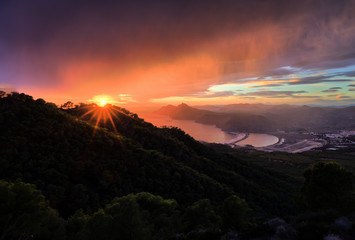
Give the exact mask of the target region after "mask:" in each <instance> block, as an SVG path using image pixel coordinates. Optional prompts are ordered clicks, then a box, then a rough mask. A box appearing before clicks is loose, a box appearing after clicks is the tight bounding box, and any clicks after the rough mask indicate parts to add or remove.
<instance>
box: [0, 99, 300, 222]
mask: <svg viewBox="0 0 355 240" xmlns="http://www.w3.org/2000/svg"><path fill="white" fill-rule="evenodd" d="M87 107H88V106H84V107H81V108H76V109H69V110H65V111H63V110H60V109H58V108H57V107H56V106H55V105H53V104H50V103H46V102H45V101H44V100H42V99H38V100H33V99H32V97H30V96H27V95H24V94H16V95H13V96H8V97H5V98H2V99H0V112H1V117H0V122H1V124H0V131H1V132H2V134H1V138H0V146H1V148H0V159H1V166H2V167H1V169H0V176H1V178H2V179H7V180H15V179H17V178H21V179H23V180H24V181H25V182H29V183H33V184H36V186H37V187H38V188H39V189H40V190H41V191H43V193H44V195H45V196H46V198H47V199H48V200H49V201H50V203H51V206H52V207H53V208H56V209H58V210H59V212H60V213H61V214H63V216H69V215H71V214H73V213H74V212H75V211H76V210H77V209H79V208H82V207H83V206H85V209H87V210H88V211H91V210H94V209H96V208H97V207H98V206H103V204H105V203H107V202H109V201H110V200H111V199H112V198H113V197H115V196H122V195H125V194H128V193H131V192H141V191H147V192H151V193H153V194H158V195H161V196H163V197H166V198H173V199H176V200H177V201H178V202H179V203H180V204H182V205H185V206H186V205H188V204H191V203H193V202H194V201H197V200H199V199H203V198H208V199H210V200H211V201H212V202H214V203H220V202H222V201H223V200H224V199H225V198H226V197H228V196H230V195H232V194H235V193H236V194H238V195H239V196H240V197H242V198H245V199H246V200H247V201H248V202H249V204H250V205H251V206H252V207H253V208H255V209H256V211H257V213H258V214H261V215H265V214H266V215H284V214H289V213H292V212H294V211H295V207H294V203H293V199H292V198H293V194H295V193H296V192H297V189H298V188H299V184H300V182H299V181H297V180H295V179H292V178H290V177H288V176H286V175H282V174H278V173H276V172H272V171H271V170H264V169H262V168H260V167H257V166H254V165H252V164H250V163H248V162H246V161H243V160H242V159H238V158H236V157H231V156H230V155H228V154H220V153H218V152H216V151H214V150H212V149H211V148H208V147H206V146H204V145H202V144H200V143H198V142H197V141H195V140H194V139H192V138H191V137H190V136H188V135H186V134H185V133H184V132H182V131H181V130H179V129H174V128H173V129H167V128H163V129H160V128H156V127H154V126H153V125H152V124H150V123H146V122H144V121H143V120H141V119H139V118H138V117H137V116H136V115H134V114H131V113H130V112H128V111H127V110H124V109H121V108H118V107H114V106H112V108H116V110H115V117H114V125H115V128H116V130H117V133H116V132H115V130H114V128H113V127H112V125H111V124H110V121H108V120H107V121H106V124H104V121H100V122H99V124H98V125H99V127H95V126H93V124H95V123H96V122H97V119H96V118H95V117H92V115H94V114H95V112H92V113H91V114H87V115H85V116H84V117H82V118H79V116H82V115H83V113H84V114H85V112H88V111H87V109H86V108H87ZM89 107H90V106H89ZM85 109H86V110H85ZM91 117H92V118H91ZM90 118H91V121H92V122H90V121H89V120H90ZM104 125H106V128H103V126H104ZM285 189H288V190H287V191H285ZM270 193H272V194H270ZM78 196H80V197H79V198H78ZM68 202H69V203H70V204H68Z"/></svg>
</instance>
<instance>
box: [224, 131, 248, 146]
mask: <svg viewBox="0 0 355 240" xmlns="http://www.w3.org/2000/svg"><path fill="white" fill-rule="evenodd" d="M228 133H229V134H233V135H237V137H236V138H233V139H231V140H229V141H228V142H224V143H222V144H227V145H234V144H236V143H238V142H240V141H243V140H245V139H247V138H248V137H249V133H237V134H236V133H234V132H228Z"/></svg>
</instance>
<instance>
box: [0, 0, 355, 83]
mask: <svg viewBox="0 0 355 240" xmlns="http://www.w3.org/2000/svg"><path fill="white" fill-rule="evenodd" d="M0 4H1V5H0V65H1V67H0V71H1V72H2V75H1V76H0V77H1V78H0V81H2V82H5V83H11V82H16V81H18V82H20V83H21V84H23V83H26V84H27V83H28V82H29V84H30V83H34V82H36V83H40V84H43V85H45V84H48V85H50V84H53V85H54V86H57V85H60V83H61V81H63V78H64V77H63V75H64V74H63V69H64V68H65V66H67V65H70V64H77V63H78V62H86V61H88V60H90V59H95V61H100V63H103V64H109V65H110V64H111V65H110V66H109V67H107V69H105V72H109V73H110V72H117V71H118V72H124V71H127V69H129V68H130V67H131V66H132V65H143V66H146V65H150V64H156V63H161V62H170V61H173V60H174V59H179V58H181V57H182V56H185V55H189V54H194V53H204V54H207V55H209V56H211V57H212V58H213V59H214V60H216V62H218V63H219V64H220V65H221V66H220V68H221V74H222V75H223V74H230V73H237V74H242V73H243V72H249V73H248V74H251V73H252V74H254V75H255V74H256V72H259V74H258V75H261V76H269V75H275V76H282V75H287V74H292V73H293V72H294V69H292V68H287V67H286V68H282V66H289V65H290V66H295V67H302V68H303V69H307V68H320V69H321V68H326V67H339V66H347V65H349V64H351V63H354V59H355V54H354V52H349V49H352V47H353V46H354V45H355V31H354V24H353V22H355V19H354V16H355V13H354V11H355V10H354V9H355V8H354V6H355V3H354V1H350V0H349V1H347V0H324V1H318V0H300V1H284V0H270V1H261V0H250V1H241V0H239V1H238V0H233V1H232V0H225V1H214V0H195V1H187V0H176V1H169V0H164V1H137V0H133V1H83V0H82V1H80V0H79V1H69V0H60V1H59V0H53V1H49V0H32V1H27V0H22V1H21V0H17V1H2V2H1V3H0ZM250 61H254V62H252V63H250ZM270 69H274V70H270ZM98 79H100V78H99V77H98ZM335 81H337V82H339V81H350V80H347V79H345V78H344V79H340V80H338V79H337V80H333V79H327V78H324V77H323V78H318V77H311V78H304V79H300V80H299V81H297V82H290V84H292V85H294V84H312V83H320V82H335ZM207 86H208V84H206V86H205V89H207Z"/></svg>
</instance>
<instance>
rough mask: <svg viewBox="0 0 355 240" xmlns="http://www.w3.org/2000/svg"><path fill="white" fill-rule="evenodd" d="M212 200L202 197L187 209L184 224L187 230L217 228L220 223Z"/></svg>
mask: <svg viewBox="0 0 355 240" xmlns="http://www.w3.org/2000/svg"><path fill="white" fill-rule="evenodd" d="M220 220H221V219H220V217H219V216H218V215H217V214H216V212H215V209H214V207H213V206H212V204H211V201H210V200H208V199H201V200H199V201H197V202H194V203H193V204H192V205H191V206H189V207H188V208H187V209H186V213H185V216H184V224H185V228H186V230H187V231H191V230H195V229H196V230H199V229H212V228H216V227H217V226H218V225H219V223H220Z"/></svg>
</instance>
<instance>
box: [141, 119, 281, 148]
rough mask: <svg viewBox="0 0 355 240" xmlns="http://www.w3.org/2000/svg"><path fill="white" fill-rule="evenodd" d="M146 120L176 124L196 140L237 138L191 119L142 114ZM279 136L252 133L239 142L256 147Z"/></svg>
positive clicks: (222, 141)
mask: <svg viewBox="0 0 355 240" xmlns="http://www.w3.org/2000/svg"><path fill="white" fill-rule="evenodd" d="M140 117H141V118H143V119H144V120H145V121H147V122H150V123H152V124H154V125H155V126H157V127H162V126H174V127H178V128H181V129H182V130H183V131H185V132H186V133H188V134H189V135H190V136H192V137H193V138H195V139H196V140H201V141H204V142H210V143H224V142H228V141H230V140H231V139H234V138H236V136H235V135H233V134H229V133H227V132H224V131H222V130H221V129H219V128H217V127H216V126H213V125H205V124H201V123H196V122H194V121H190V120H173V119H171V118H170V117H168V116H164V115H157V114H143V115H142V114H140ZM277 141H278V138H277V137H275V136H271V135H268V134H256V133H250V134H249V136H248V138H247V139H245V140H243V141H240V142H238V143H237V144H238V145H240V146H245V145H252V146H254V147H263V146H267V145H271V144H275V143H276V142H277Z"/></svg>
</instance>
